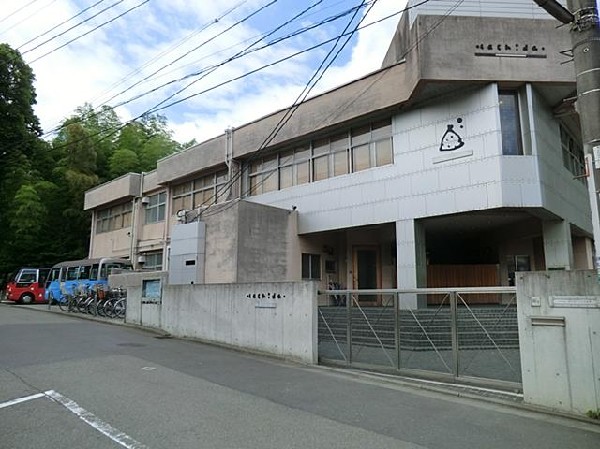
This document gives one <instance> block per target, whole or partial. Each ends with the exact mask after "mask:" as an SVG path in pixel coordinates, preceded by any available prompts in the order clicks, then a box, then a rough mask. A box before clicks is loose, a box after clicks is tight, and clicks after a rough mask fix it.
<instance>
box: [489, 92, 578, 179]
mask: <svg viewBox="0 0 600 449" xmlns="http://www.w3.org/2000/svg"><path fill="white" fill-rule="evenodd" d="M498 99H499V102H500V126H501V130H502V154H504V155H509V156H518V155H522V154H523V152H524V151H523V140H522V135H521V118H520V115H519V97H518V93H517V92H515V91H499V92H498ZM560 143H561V147H562V157H563V164H564V166H565V168H567V169H568V170H569V171H570V172H571V173H572V174H573V175H574V176H576V177H581V178H580V179H582V180H583V179H584V178H583V175H584V174H585V156H584V153H583V147H582V145H581V144H580V143H579V142H578V141H577V140H576V139H575V138H574V137H573V136H572V135H571V134H570V133H569V132H568V131H567V129H566V128H565V127H564V126H563V125H561V126H560Z"/></svg>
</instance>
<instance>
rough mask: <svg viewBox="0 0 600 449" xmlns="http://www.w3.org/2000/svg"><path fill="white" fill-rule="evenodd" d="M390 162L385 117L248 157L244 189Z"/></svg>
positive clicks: (389, 135) (287, 183) (252, 192)
mask: <svg viewBox="0 0 600 449" xmlns="http://www.w3.org/2000/svg"><path fill="white" fill-rule="evenodd" d="M391 163H393V145H392V121H391V119H386V120H383V121H379V122H373V123H370V124H368V125H366V126H362V127H359V128H352V129H351V130H349V131H348V132H345V133H342V134H338V135H337V136H333V137H329V138H325V139H319V140H313V141H311V142H309V143H307V144H305V145H303V146H300V147H298V148H295V149H293V150H288V151H283V152H280V153H278V154H275V155H271V156H267V157H263V158H260V159H256V160H254V161H252V162H251V163H250V165H249V188H248V193H249V195H260V194H262V193H266V192H271V191H274V190H281V189H286V188H288V187H292V186H296V185H301V184H306V183H308V182H316V181H321V180H323V179H327V178H331V177H334V176H340V175H345V174H348V173H354V172H358V171H361V170H366V169H367V168H371V167H381V166H383V165H389V164H391Z"/></svg>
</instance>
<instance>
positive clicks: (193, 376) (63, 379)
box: [0, 305, 600, 449]
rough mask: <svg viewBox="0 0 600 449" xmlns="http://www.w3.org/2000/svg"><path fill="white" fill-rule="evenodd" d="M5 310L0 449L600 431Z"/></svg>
mask: <svg viewBox="0 0 600 449" xmlns="http://www.w3.org/2000/svg"><path fill="white" fill-rule="evenodd" d="M43 310H44V308H43V306H41V307H40V310H39V311H38V310H31V309H28V308H20V307H17V306H8V305H0V448H11V449H20V448H28V449H32V448H75V447H83V448H120V447H128V448H144V447H147V448H219V449H221V448H273V449H282V448H331V449H336V448H344V449H352V448H369V449H376V448H390V449H391V448H394V449H408V448H411V449H412V448H445V449H446V448H456V449H459V448H460V449H465V448H485V449H494V448H511V449H514V448H545V449H551V448H560V449H565V448H577V449H585V448H594V449H598V448H599V447H600V425H594V424H588V423H584V422H579V421H576V420H570V419H565V418H560V417H556V416H551V415H545V414H541V413H533V412H530V411H525V410H520V409H516V408H513V407H508V406H505V405H499V404H495V403H489V402H484V401H479V400H472V399H465V398H456V397H452V396H449V395H444V394H439V393H435V392H428V391H422V390H418V389H411V388H408V387H405V386H401V385H396V384H394V383H387V382H378V381H377V380H372V379H369V378H362V377H360V376H359V377H357V376H353V375H350V374H348V373H345V372H339V371H337V370H331V369H324V368H320V367H307V366H302V365H295V364H292V363H286V362H282V361H277V360H273V359H269V358H264V357H259V356H254V355H248V354H244V353H240V352H236V351H231V350H228V349H224V348H219V347H213V346H210V345H204V344H200V343H197V342H191V341H183V340H176V339H162V338H157V335H155V334H152V333H149V332H146V331H143V330H140V329H135V328H129V327H123V326H115V325H108V324H103V323H98V322H93V321H87V320H81V319H77V318H72V317H68V316H63V315H58V314H53V313H48V312H44V311H43Z"/></svg>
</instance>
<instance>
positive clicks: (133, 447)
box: [44, 390, 147, 449]
mask: <svg viewBox="0 0 600 449" xmlns="http://www.w3.org/2000/svg"><path fill="white" fill-rule="evenodd" d="M44 394H45V395H46V396H47V397H49V398H50V399H52V400H53V401H56V402H58V403H59V404H61V405H62V406H64V407H65V408H66V409H67V410H69V411H70V412H71V413H73V414H75V415H77V416H78V417H79V419H81V420H82V421H83V422H85V423H86V424H88V425H90V426H92V427H93V428H94V429H96V430H97V431H98V432H100V433H102V434H103V435H106V436H107V437H108V438H110V439H111V440H113V441H114V442H115V443H117V444H120V445H121V446H123V447H125V448H127V449H143V448H146V447H147V446H145V445H143V444H142V443H140V442H138V441H136V440H134V439H133V438H131V437H130V436H129V435H127V434H125V433H124V432H121V431H120V430H119V429H116V428H114V427H113V426H111V425H110V424H108V423H106V422H104V421H102V420H101V419H100V418H98V417H97V416H96V415H94V414H93V413H91V412H88V411H87V410H85V409H84V408H83V407H81V406H80V405H79V404H77V402H75V401H73V400H72V399H69V398H67V397H65V396H63V395H62V394H60V393H57V392H56V391H54V390H48V391H46V392H44Z"/></svg>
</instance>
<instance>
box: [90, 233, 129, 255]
mask: <svg viewBox="0 0 600 449" xmlns="http://www.w3.org/2000/svg"><path fill="white" fill-rule="evenodd" d="M130 232H131V227H130V226H128V227H126V228H122V229H117V230H116V231H110V232H102V233H100V234H95V235H94V236H93V239H92V244H91V247H90V255H89V257H129V253H130V251H131V236H130V234H129V233H130Z"/></svg>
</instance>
